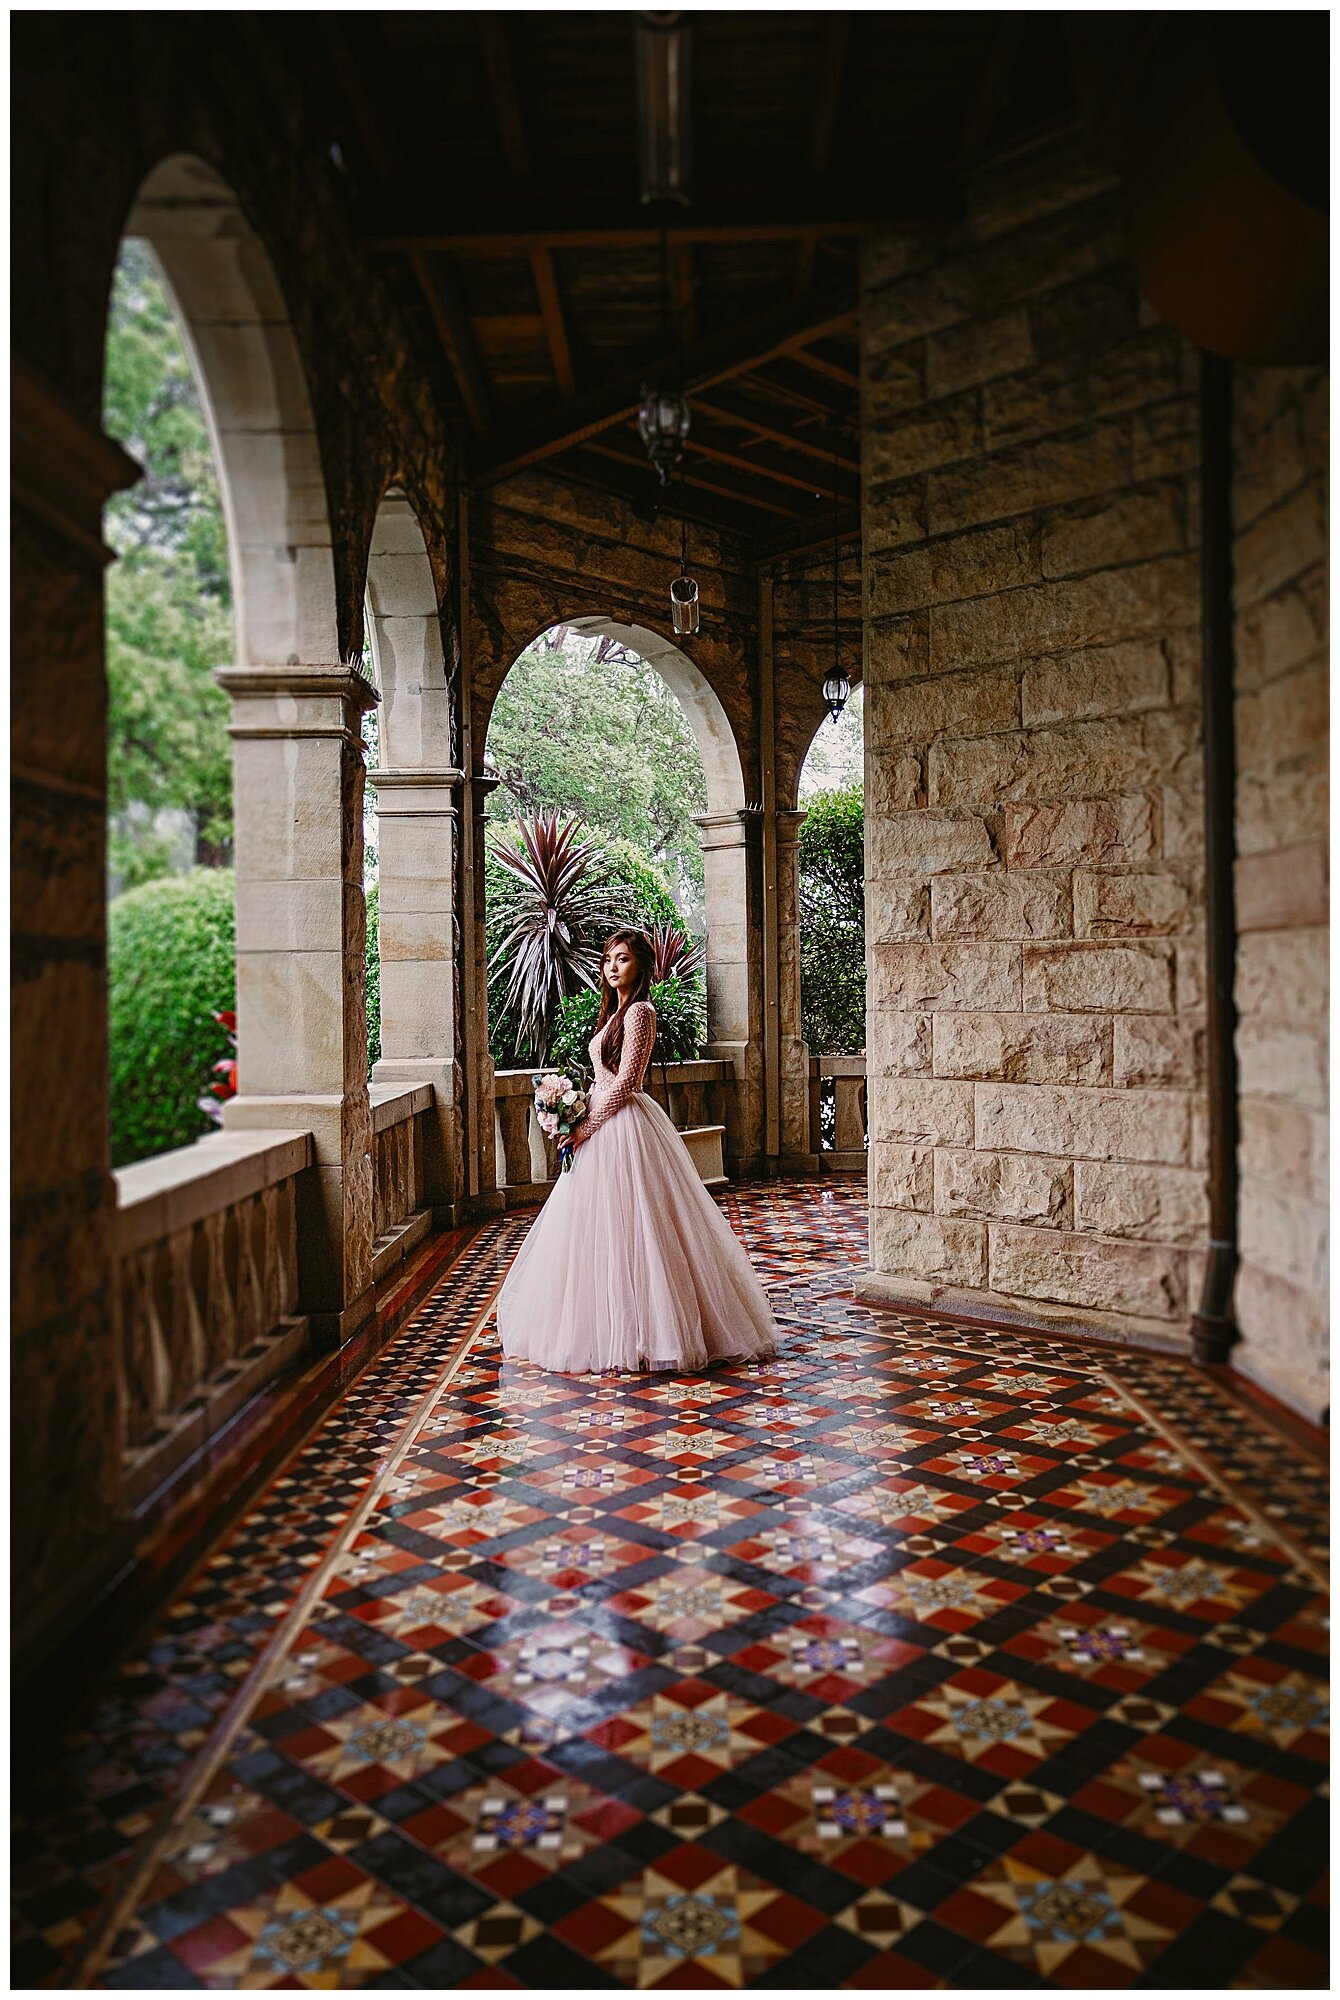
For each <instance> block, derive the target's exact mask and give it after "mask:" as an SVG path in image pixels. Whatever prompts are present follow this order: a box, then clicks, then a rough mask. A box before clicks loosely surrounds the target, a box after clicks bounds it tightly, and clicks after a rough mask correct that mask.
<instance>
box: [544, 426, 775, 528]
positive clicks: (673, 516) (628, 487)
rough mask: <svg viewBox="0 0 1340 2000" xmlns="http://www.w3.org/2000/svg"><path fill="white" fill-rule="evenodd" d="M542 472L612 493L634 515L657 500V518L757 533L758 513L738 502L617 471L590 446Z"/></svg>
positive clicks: (638, 472)
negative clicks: (667, 486) (666, 486)
mask: <svg viewBox="0 0 1340 2000" xmlns="http://www.w3.org/2000/svg"><path fill="white" fill-rule="evenodd" d="M545 472H546V474H547V475H549V476H550V477H552V478H555V479H567V480H571V481H573V482H574V483H575V484H576V485H579V486H591V487H594V488H595V489H596V491H597V492H600V493H607V494H612V495H613V496H614V498H615V499H616V500H622V501H623V502H624V503H625V504H626V505H627V506H628V507H630V508H631V509H632V510H633V512H634V514H635V515H636V516H637V517H638V519H639V520H648V519H650V518H651V517H652V516H651V512H650V509H651V506H652V504H653V503H657V504H656V505H655V516H656V518H657V519H659V520H665V521H687V522H688V524H689V526H690V527H691V528H707V529H709V530H710V531H711V532H712V533H713V534H717V535H731V536H734V537H735V539H736V540H738V541H740V542H741V543H744V544H750V543H752V542H753V541H754V540H755V539H756V538H757V534H758V516H757V515H753V516H751V515H750V514H749V513H748V511H747V510H746V509H745V508H743V507H741V506H739V505H738V504H736V505H734V506H727V505H724V504H723V503H722V502H721V501H720V500H718V499H717V498H716V497H715V496H714V495H713V494H710V493H704V492H702V491H700V490H699V489H698V488H696V487H687V486H684V485H682V484H680V483H679V482H678V481H676V483H675V486H674V489H673V491H666V490H664V489H661V488H658V487H657V485H656V481H655V479H654V478H650V477H649V475H648V473H647V472H646V471H643V470H642V469H641V468H632V467H631V466H630V469H629V470H627V471H623V470H620V468H619V467H617V466H615V465H614V464H612V463H611V461H610V460H609V459H608V458H605V457H597V456H595V455H594V453H592V451H591V447H590V446H589V445H578V446H577V447H576V449H575V450H574V451H572V452H570V453H569V454H568V455H567V456H566V457H565V458H563V459H561V460H558V461H556V462H554V463H551V464H549V465H547V466H546V467H545Z"/></svg>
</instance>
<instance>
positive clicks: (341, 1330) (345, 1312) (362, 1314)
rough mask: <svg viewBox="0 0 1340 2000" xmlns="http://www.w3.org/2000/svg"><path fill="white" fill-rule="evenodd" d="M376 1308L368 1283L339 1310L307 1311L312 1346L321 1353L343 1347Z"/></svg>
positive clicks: (359, 1331) (361, 1327)
mask: <svg viewBox="0 0 1340 2000" xmlns="http://www.w3.org/2000/svg"><path fill="white" fill-rule="evenodd" d="M376 1310H377V1296H376V1293H375V1292H374V1290H373V1288H372V1286H371V1285H369V1286H368V1288H367V1290H366V1291H365V1292H361V1293H360V1294H359V1296H358V1297H357V1298H356V1299H355V1300H354V1302H353V1304H352V1305H347V1306H344V1307H343V1308H342V1309H341V1310H340V1311H339V1312H314V1313H308V1315H307V1318H308V1319H309V1321H310V1322H311V1328H312V1345H313V1347H314V1348H316V1349H317V1350H318V1352H320V1353H322V1354H328V1353H331V1352H333V1350H334V1349H336V1348H338V1347H344V1346H345V1345H346V1344H347V1343H348V1342H349V1341H351V1340H352V1339H353V1337H354V1335H355V1334H356V1333H361V1332H362V1330H363V1328H364V1327H365V1326H366V1325H367V1323H368V1321H369V1320H370V1319H371V1318H372V1316H373V1314H374V1313H375V1312H376Z"/></svg>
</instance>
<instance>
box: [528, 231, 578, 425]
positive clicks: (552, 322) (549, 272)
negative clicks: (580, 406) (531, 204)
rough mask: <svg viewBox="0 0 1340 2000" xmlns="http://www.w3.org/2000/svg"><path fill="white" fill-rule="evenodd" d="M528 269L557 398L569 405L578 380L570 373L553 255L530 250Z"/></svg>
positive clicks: (543, 251) (566, 330)
mask: <svg viewBox="0 0 1340 2000" xmlns="http://www.w3.org/2000/svg"><path fill="white" fill-rule="evenodd" d="M530 270H531V276H532V277H533V278H534V280H535V290H536V292H537V293H538V294H539V300H540V317H541V318H542V319H543V321H544V337H545V339H546V340H547V341H548V343H549V358H550V360H551V361H552V362H553V364H554V380H555V381H556V382H557V384H558V393H559V395H560V396H561V397H562V398H563V400H564V402H565V403H570V402H571V401H572V399H573V397H574V396H575V395H576V394H577V377H576V375H575V373H574V372H573V366H572V348H571V346H570V345H569V342H568V325H567V321H566V320H565V319H564V317H563V301H562V299H561V298H560V296H559V291H558V277H557V274H556V272H555V270H554V259H553V256H552V254H551V253H550V252H549V251H548V250H532V251H531V253H530Z"/></svg>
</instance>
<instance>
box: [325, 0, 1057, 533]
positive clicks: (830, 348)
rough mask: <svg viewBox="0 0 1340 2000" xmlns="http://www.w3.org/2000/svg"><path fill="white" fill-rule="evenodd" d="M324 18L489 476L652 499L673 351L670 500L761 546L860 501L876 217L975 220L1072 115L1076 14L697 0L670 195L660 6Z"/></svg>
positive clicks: (395, 244)
mask: <svg viewBox="0 0 1340 2000" xmlns="http://www.w3.org/2000/svg"><path fill="white" fill-rule="evenodd" d="M300 18H301V21H302V23H303V32H304V34H310V33H311V32H312V30H313V29H314V28H315V27H316V24H317V22H318V21H320V22H321V24H322V25H321V27H320V29H319V30H318V33H319V35H320V36H321V38H322V39H321V40H320V42H319V45H318V52H319V55H320V57H321V58H322V60H320V62H319V64H318V65H317V66H316V67H315V69H314V71H313V72H312V75H313V98H312V101H311V104H310V109H311V110H312V112H313V113H314V115H315V116H316V118H317V119H318V120H319V121H321V123H322V128H323V130H324V131H326V132H328V133H329V135H330V139H331V141H332V143H333V144H334V145H335V146H336V147H337V149H338V154H339V157H340V159H341V161H342V163H343V166H344V169H345V172H346V174H347V175H348V178H349V181H350V184H351V192H352V195H353V199H354V202H355V205H356V211H357V213H358V215H359V217H360V219H361V227H362V231H363V234H364V236H365V238H366V240H367V243H368V245H369V248H370V249H371V250H372V251H373V252H374V253H375V254H376V255H377V256H378V257H379V258H381V259H382V260H383V262H384V264H385V268H386V273H387V276H388V279H389V280H390V282H391V283H392V284H393V285H394V286H395V287H396V289H397V290H398V292H399V294H400V296H401V298H402V299H403V301H404V303H405V305H406V307H407V309H408V310H409V311H411V312H413V313H416V314H417V315H419V316H420V318H421V320H422V322H423V324H424V329H425V334H426V337H427V338H429V339H430V340H431V341H432V342H433V343H435V344H436V347H437V349H438V350H439V351H440V353H441V356H442V370H443V378H444V383H445V385H446V393H447V397H448V400H449V403H450V404H451V405H452V406H453V407H454V408H455V410H456V412H457V414H458V418H459V422H460V427H461V434H462V439H463V442H464V443H465V446H466V454H467V464H468V466H469V471H470V476H471V478H472V480H473V481H475V482H476V483H479V484H488V483H491V482H494V481H497V480H498V479H501V478H505V477H506V476H507V475H508V474H509V473H511V472H514V471H518V470H521V469H523V468H526V467H543V468H544V469H546V470H551V471H553V472H555V473H559V474H562V475H564V476H566V477H568V478H572V479H577V480H580V481H584V482H586V483H590V484H594V485H597V486H600V487H603V488H605V489H606V490H609V491H612V492H615V493H618V494H621V495H623V496H624V497H626V498H628V499H630V500H631V501H632V502H633V503H634V504H635V505H642V506H646V505H649V504H650V503H651V502H652V500H653V497H654V495H655V494H656V490H657V487H656V479H655V475H654V473H653V472H652V471H651V469H650V467H649V465H648V463H647V459H646V455H645V453H644V451H643V448H642V445H641V442H640V440H639V438H638V435H637V426H636V414H635V413H636V408H637V404H638V400H639V396H640V391H641V386H642V384H643V383H644V382H645V381H646V380H647V379H648V378H649V377H650V376H651V375H653V374H656V373H664V368H663V366H662V365H661V364H663V363H664V362H665V361H666V359H667V357H668V358H669V360H670V363H671V366H672V367H677V368H679V369H680V370H681V371H682V376H683V381H684V386H685V388H686V390H687V392H688V396H689V402H690V408H691V413H692V427H691V431H690V435H689V440H688V446H687V450H686V452H685V456H684V460H683V465H682V468H681V471H680V472H679V474H677V475H676V478H675V480H674V483H673V486H672V488H671V490H670V493H669V495H668V497H667V498H666V499H665V502H664V511H665V512H667V513H669V514H672V515H674V516H676V517H678V516H681V515H682V516H683V517H685V518H687V519H689V520H692V521H695V522H700V523H704V524H707V525H711V526H713V527H717V528H720V529H724V530H726V531H727V532H730V533H732V534H735V535H738V536H740V537H742V538H743V539H744V540H745V541H746V542H747V543H748V544H749V546H750V547H751V549H752V550H753V551H754V552H755V553H756V554H759V555H766V554H767V553H770V552H781V551H784V550H786V549H788V548H791V547H804V546H806V545H807V544H809V543H813V542H814V541H816V540H818V539H821V538H823V537H826V536H828V535H831V534H832V533H833V530H834V526H835V525H837V526H838V527H839V528H840V529H841V530H842V531H843V532H846V533H851V532H854V530H855V527H856V523H857V519H858V502H859V488H860V462H859V450H860V447H859V425H858V423H857V420H856V410H857V388H858V382H857V351H856V314H857V261H858V255H859V244H860V238H861V237H862V236H863V235H866V234H869V233H872V232H875V231H884V230H888V229H896V228H898V227H900V226H901V227H916V226H922V225H925V224H927V223H932V224H933V223H936V222H945V221H950V220H952V219H953V218H954V216H955V215H956V214H957V213H958V212H959V209H960V206H961V200H962V187H963V181H964V176H965V174H966V173H967V171H969V170H970V169H971V168H972V167H973V166H975V165H977V164H979V163H980V162H981V161H982V160H983V159H984V158H987V157H990V156H995V155H1000V154H1002V153H1005V152H1008V151H1009V150H1011V149H1012V148H1013V147H1015V146H1017V145H1019V144H1021V143H1023V142H1025V141H1026V140H1027V139H1029V138H1030V137H1032V136H1034V135H1036V134H1037V133H1039V132H1042V131H1047V130H1052V129H1055V128H1057V127H1058V126H1061V125H1064V124H1065V123H1067V122H1068V121H1069V120H1070V119H1071V118H1072V117H1073V106H1072V92H1071V82H1070V73H1069V63H1068V60H1067V57H1066V50H1065V39H1064V33H1063V29H1062V26H1061V20H1060V17H1058V16H1056V15H1054V14H1052V15H1047V14H1026V13H1024V14H1021V13H950V12H944V13H892V12H879V13H856V12H853V13H851V14H847V13H784V12H767V13H750V14H743V13H740V14H737V13H708V12H704V13H697V14H691V15H686V16H683V17H682V18H683V19H684V20H685V21H686V22H687V23H688V24H689V25H691V27H692V31H693V43H692V121H693V165H692V176H691V181H690V194H691V200H690V202H689V205H688V206H687V207H671V206H668V205H662V206H661V207H659V208H657V209H656V210H655V211H648V210H647V209H645V208H643V207H642V206H641V205H640V202H639V189H638V179H637V113H636V91H635V76H634V54H633V47H634V31H633V23H634V20H635V19H636V17H635V16H634V15H633V14H632V13H622V12H618V13H615V12H611V13H601V14H596V13H568V12H551V13H465V12H440V11H425V12H415V13H406V12H395V11H391V12H387V13H378V14H370V13H343V14H341V13H334V12H332V13H328V14H325V15H324V16H319V15H318V16H314V15H310V14H306V15H303V16H301V17H300ZM309 54H310V48H309ZM835 450H836V464H835ZM835 506H836V522H835Z"/></svg>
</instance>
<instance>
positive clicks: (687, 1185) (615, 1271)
mask: <svg viewBox="0 0 1340 2000" xmlns="http://www.w3.org/2000/svg"><path fill="white" fill-rule="evenodd" d="M601 1033H602V1034H603V1033H604V1030H603V1029H602V1031H601ZM655 1037H656V1010H655V1008H654V1007H653V1006H652V1005H651V1002H650V1001H648V1000H634V1001H631V1002H630V1003H629V1006H628V1014H627V1018H626V1019H625V1021H624V1035H623V1052H622V1057H621V1060H620V1063H619V1072H618V1075H617V1076H616V1075H614V1074H613V1072H612V1071H610V1070H607V1069H606V1068H605V1065H604V1064H603V1063H602V1061H601V1060H600V1039H601V1038H600V1036H599V1035H598V1036H596V1037H595V1038H594V1039H593V1040H592V1042H591V1044H590V1054H591V1062H592V1066H593V1068H594V1070H595V1084H594V1087H593V1089H592V1092H591V1103H590V1110H589V1113H588V1117H587V1121H586V1129H587V1130H588V1131H589V1133H590V1135H591V1136H590V1137H589V1138H588V1139H586V1140H585V1141H584V1142H583V1144H582V1145H580V1146H579V1147H578V1148H577V1150H576V1154H575V1156H574V1158H573V1162H572V1167H571V1170H570V1171H569V1172H568V1173H560V1174H559V1176H558V1178H557V1180H556V1181H555V1182H554V1185H553V1187H552V1188H551V1189H550V1192H549V1197H548V1199H547V1200H546V1202H545V1204H544V1207H543V1208H542V1209H541V1211H540V1213H539V1216H538V1217H537V1219H536V1221H535V1222H534V1223H533V1224H532V1225H531V1229H530V1233H529V1234H528V1235H527V1237H526V1240H525V1241H524V1243H523V1244H522V1245H521V1248H520V1250H518V1252H517V1254H516V1258H515V1260H514V1262H513V1264H512V1268H511V1270H510V1271H509V1272H508V1274H507V1277H506V1279H505V1281H504V1283H503V1287H502V1290H501V1291H500V1292H499V1294H498V1332H499V1334H500V1336H501V1339H502V1348H503V1353H504V1355H505V1356H506V1357H507V1359H508V1360H510V1361H533V1362H535V1363H536V1364H537V1366H539V1367H541V1368H549V1369H555V1370H559V1371H561V1372H563V1373H565V1374H584V1373H590V1372H592V1371H598V1370H602V1369H606V1368H620V1369H627V1370H630V1371H631V1370H634V1369H642V1368H656V1369H696V1368H706V1367H707V1366H708V1365H709V1364H710V1363H712V1362H714V1361H732V1360H762V1359H765V1358H766V1357H767V1356H769V1355H771V1354H772V1353H773V1352H774V1350H775V1345H776V1340H777V1323H776V1321H775V1320H774V1318H773V1316H772V1311H771V1309H770V1307H769V1305H768V1301H767V1298H766V1296H765V1294H764V1291H763V1287H762V1285H760V1283H759V1281H758V1279H757V1278H756V1277H755V1275H754V1271H753V1268H752V1266H751V1265H750V1262H749V1259H748V1258H747V1257H746V1256H745V1253H744V1251H743V1249H742V1248H741V1246H740V1243H739V1241H738V1240H737V1238H736V1236H735V1233H734V1231H733V1230H732V1229H731V1226H730V1224H729V1223H728V1222H727V1220H726V1218H725V1216H724V1215H723V1214H722V1213H721V1211H720V1209H719V1208H718V1207H717V1205H716V1203H715V1202H714V1201H713V1199H712V1197H711V1195H710V1194H709V1193H708V1192H707V1189H706V1188H705V1187H704V1186H703V1184H702V1181H701V1180H700V1179H699V1178H698V1170H697V1168H696V1167H695V1166H694V1164H693V1161H692V1160H691V1159H690V1157H689V1153H688V1148H687V1147H686V1146H685V1144H684V1141H683V1140H682V1139H681V1138H680V1136H679V1134H678V1132H676V1130H675V1128H674V1126H673V1125H672V1123H671V1122H670V1120H669V1118H667V1117H666V1115H665V1113H664V1111H662V1109H661V1107H660V1105H659V1104H657V1102H656V1100H655V1099H654V1098H652V1097H648V1096H647V1095H646V1093H645V1092H644V1091H643V1089H642V1079H643V1076H644V1075H645V1073H646V1068H647V1062H648V1060H649V1058H650V1055H651V1048H652V1043H653V1041H654V1040H655Z"/></svg>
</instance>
